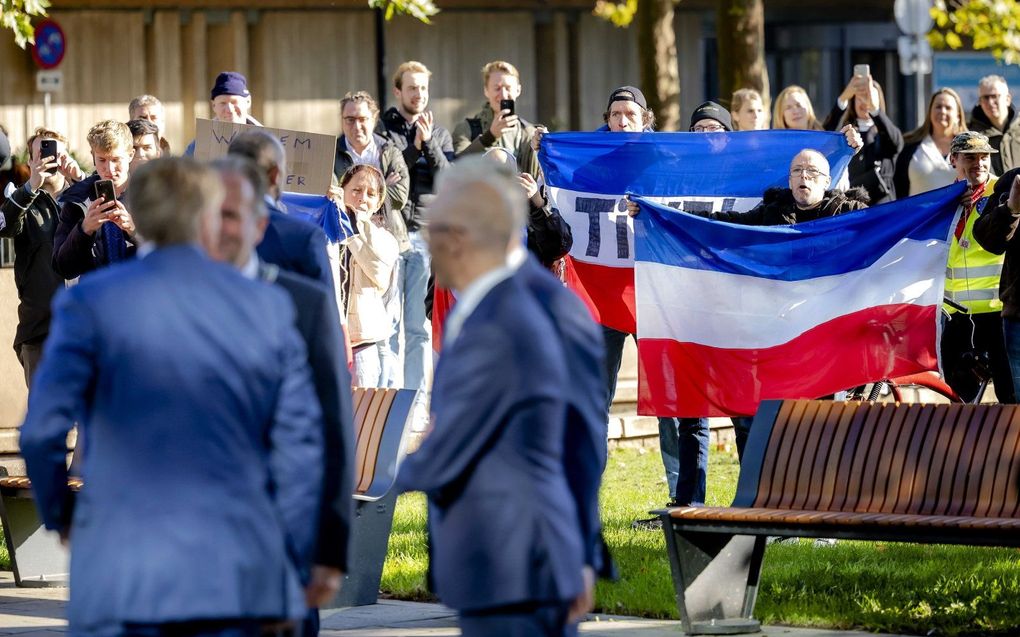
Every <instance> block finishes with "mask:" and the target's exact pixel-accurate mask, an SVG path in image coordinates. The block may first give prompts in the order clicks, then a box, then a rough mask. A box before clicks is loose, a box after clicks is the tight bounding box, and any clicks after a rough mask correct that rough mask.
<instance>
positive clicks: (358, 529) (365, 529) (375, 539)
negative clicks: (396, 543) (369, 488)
mask: <svg viewBox="0 0 1020 637" xmlns="http://www.w3.org/2000/svg"><path fill="white" fill-rule="evenodd" d="M396 505H397V494H396V493H395V492H390V493H389V494H387V495H385V496H383V497H382V498H380V499H378V500H376V501H375V502H366V501H357V502H355V504H354V523H353V524H352V525H351V542H350V552H349V553H348V562H347V570H348V571H349V572H348V573H347V574H346V575H345V576H344V581H343V585H342V586H341V588H340V593H339V594H338V595H337V596H336V597H335V598H334V599H333V601H331V602H330V603H328V604H326V605H325V606H323V608H341V607H345V606H367V605H369V604H374V603H376V602H377V601H378V600H379V583H380V582H381V581H382V571H383V563H384V562H385V561H386V548H387V546H388V545H389V540H390V531H391V529H392V527H393V510H394V508H395V507H396Z"/></svg>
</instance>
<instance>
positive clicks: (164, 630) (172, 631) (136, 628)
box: [117, 619, 293, 637]
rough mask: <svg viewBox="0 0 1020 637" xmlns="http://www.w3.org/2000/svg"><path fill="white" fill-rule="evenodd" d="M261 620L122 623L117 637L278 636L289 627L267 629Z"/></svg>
mask: <svg viewBox="0 0 1020 637" xmlns="http://www.w3.org/2000/svg"><path fill="white" fill-rule="evenodd" d="M266 626H267V624H266V623H265V622H263V621H258V620H251V619H223V620H204V621H193V622H170V623H165V624H124V626H123V628H122V632H121V633H120V634H119V635H117V637H280V636H284V635H293V631H292V630H290V629H285V630H267V629H266Z"/></svg>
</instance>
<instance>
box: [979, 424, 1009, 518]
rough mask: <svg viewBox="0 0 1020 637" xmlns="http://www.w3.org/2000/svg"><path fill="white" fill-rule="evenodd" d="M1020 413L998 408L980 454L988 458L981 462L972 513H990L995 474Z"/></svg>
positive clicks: (983, 515)
mask: <svg viewBox="0 0 1020 637" xmlns="http://www.w3.org/2000/svg"><path fill="white" fill-rule="evenodd" d="M1018 418H1020V415H1013V414H1012V413H1011V412H1010V411H1009V410H1007V409H1003V408H1000V409H998V410H996V418H995V422H994V423H993V425H992V426H991V427H990V428H989V429H988V432H987V435H986V436H984V440H985V445H984V447H983V449H982V451H981V453H980V455H982V456H984V457H985V458H986V461H985V462H984V463H983V464H981V466H980V470H981V487H980V489H979V493H978V496H977V502H976V504H975V507H974V510H973V511H971V512H970V513H971V515H975V516H979V517H985V516H988V515H989V509H990V508H991V506H992V496H993V494H994V489H995V476H996V475H998V471H999V466H1000V464H1001V463H1002V460H1003V453H1002V452H1003V448H1004V447H1005V445H1006V439H1007V437H1008V436H1009V433H1010V429H1011V428H1013V427H1014V421H1017V422H1020V420H1018Z"/></svg>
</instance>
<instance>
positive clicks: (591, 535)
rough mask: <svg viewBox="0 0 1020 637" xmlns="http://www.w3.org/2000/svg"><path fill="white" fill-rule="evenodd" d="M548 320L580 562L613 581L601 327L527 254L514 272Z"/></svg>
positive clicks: (554, 278)
mask: <svg viewBox="0 0 1020 637" xmlns="http://www.w3.org/2000/svg"><path fill="white" fill-rule="evenodd" d="M516 276H517V277H518V278H519V279H520V280H521V281H522V283H523V284H524V286H525V287H526V288H527V289H528V290H530V291H531V293H532V294H533V295H534V297H535V299H536V300H537V301H538V303H539V305H540V306H541V307H542V309H543V310H545V312H546V314H547V315H548V317H549V320H550V321H552V324H553V329H554V330H555V333H556V334H557V335H558V336H559V338H560V339H561V342H562V344H563V349H564V354H565V355H566V363H567V376H568V377H569V379H570V381H569V382H568V383H567V384H566V385H565V386H564V389H565V390H566V392H567V395H566V399H567V420H566V432H565V436H566V443H565V444H566V461H567V464H566V468H567V479H568V481H569V483H570V488H571V490H572V491H573V493H574V499H575V500H576V502H577V510H578V516H579V517H578V523H579V524H580V528H581V529H582V532H583V537H584V538H585V563H586V564H588V565H589V566H591V567H592V568H593V569H594V570H595V572H596V573H597V574H599V575H600V576H602V577H605V578H608V579H615V578H616V573H615V569H614V566H613V562H612V560H611V559H610V557H609V553H608V550H607V548H606V545H605V543H604V541H603V539H602V534H601V528H602V522H601V520H600V518H599V504H598V497H599V485H600V484H601V483H602V472H603V470H604V469H605V467H606V452H607V450H606V424H605V401H604V392H605V386H606V378H605V371H606V370H605V358H606V352H605V346H604V345H603V342H602V330H601V329H600V328H599V326H598V325H597V324H596V323H595V321H593V320H592V318H591V313H590V312H588V309H587V308H586V307H585V306H584V303H582V302H581V299H579V298H578V297H577V295H576V294H574V293H573V292H571V291H570V290H568V289H567V288H566V287H564V285H563V283H561V282H560V281H559V279H557V278H556V277H554V276H553V275H552V274H551V273H550V272H549V270H547V269H545V268H543V267H542V265H541V264H539V263H538V261H537V260H536V259H534V258H533V257H531V256H530V255H529V256H528V258H527V259H525V260H524V263H522V264H521V266H520V268H518V270H517V275H516Z"/></svg>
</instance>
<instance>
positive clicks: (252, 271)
mask: <svg viewBox="0 0 1020 637" xmlns="http://www.w3.org/2000/svg"><path fill="white" fill-rule="evenodd" d="M241 274H242V275H243V276H244V278H246V279H250V280H252V281H254V280H255V279H257V278H258V277H259V258H258V256H257V255H256V254H255V250H254V249H253V250H252V251H251V256H249V257H248V263H246V264H244V267H242V268H241Z"/></svg>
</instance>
